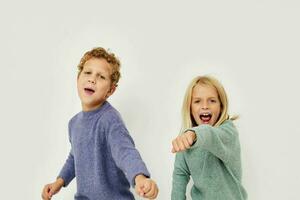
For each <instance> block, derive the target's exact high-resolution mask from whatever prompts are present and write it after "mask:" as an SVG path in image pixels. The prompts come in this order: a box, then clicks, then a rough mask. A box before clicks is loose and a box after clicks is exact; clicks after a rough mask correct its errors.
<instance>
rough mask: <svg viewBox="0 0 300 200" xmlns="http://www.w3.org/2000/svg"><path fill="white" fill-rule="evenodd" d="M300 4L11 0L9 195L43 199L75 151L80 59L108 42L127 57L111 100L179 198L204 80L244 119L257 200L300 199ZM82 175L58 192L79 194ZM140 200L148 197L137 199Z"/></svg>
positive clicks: (6, 47)
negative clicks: (188, 118) (219, 87)
mask: <svg viewBox="0 0 300 200" xmlns="http://www.w3.org/2000/svg"><path fill="white" fill-rule="evenodd" d="M299 11H300V3H299V2H298V1H291V0H285V1H283V0H282V1H279V0H259V1H258V0H257V1H238V0H229V1H214V0H212V1H119V2H117V1H93V2H88V1H86V2H85V3H82V4H80V3H76V2H74V1H69V2H64V1H57V2H56V3H55V2H53V1H51V2H41V1H35V2H34V1H19V2H14V1H9V2H6V3H5V2H3V1H1V6H0V22H1V37H0V44H1V46H0V53H1V54H0V55H1V79H0V81H1V84H0V89H1V100H0V101H1V104H0V106H1V109H0V111H1V112H0V113H1V114H0V117H1V118H0V120H1V125H0V134H1V139H0V157H1V165H0V169H1V170H0V177H1V181H0V184H1V187H0V188H1V199H26V200H33V199H40V194H41V190H42V188H43V186H44V185H45V184H46V183H48V182H52V181H54V180H55V178H56V176H57V174H58V172H59V170H60V169H61V167H62V165H63V164H64V162H65V159H66V157H67V154H68V152H69V149H70V144H69V142H68V132H67V124H68V121H69V119H70V118H71V117H72V116H73V115H74V114H76V113H77V112H79V111H80V109H81V106H80V101H79V98H78V97H77V91H76V73H77V71H76V70H77V69H76V66H77V64H78V62H79V59H80V58H81V56H82V55H83V53H84V52H86V51H87V50H90V49H91V48H92V47H96V46H103V47H106V48H110V49H111V50H112V51H113V52H115V53H116V54H117V55H118V57H119V58H120V60H121V62H122V69H121V72H122V78H121V80H120V83H119V87H118V89H117V91H116V92H115V94H114V95H113V96H112V97H111V98H110V99H109V101H110V102H111V103H112V104H113V105H114V106H115V107H116V108H117V109H118V110H119V111H120V113H121V114H122V117H123V119H124V121H125V122H126V125H127V127H128V129H129V131H130V133H131V135H132V137H133V138H134V140H135V143H136V146H137V148H138V149H139V151H140V153H141V155H142V157H143V159H144V160H145V162H146V164H147V166H148V168H149V170H150V172H151V173H152V178H153V179H155V180H156V181H157V183H158V185H159V188H160V193H159V196H158V199H160V200H168V199H170V193H171V184H172V171H173V161H174V155H173V154H172V153H171V140H172V139H173V138H174V137H176V135H177V134H178V131H179V129H180V123H181V121H180V120H181V118H180V110H181V105H182V99H183V96H184V92H185V89H186V87H187V85H188V83H189V81H190V80H191V79H192V78H193V77H195V76H196V75H201V74H211V75H214V76H215V77H217V78H218V79H219V80H220V81H221V82H222V83H223V85H224V86H225V88H226V90H227V92H228V96H229V103H230V113H231V114H239V115H240V119H239V120H238V121H237V122H236V125H237V127H238V129H239V132H240V140H241V145H242V160H243V172H244V173H243V175H244V176H243V183H244V186H245V188H246V189H247V191H248V194H249V199H253V200H266V199H297V198H299V194H298V190H299V186H300V185H299V179H300V173H299V171H298V170H299V169H300V161H299V150H300V149H299V140H300V136H299V134H300V128H299V112H300V109H299V102H300V94H299V89H298V87H299V85H300V81H299V72H300V70H299V64H300V61H299V54H300V49H299V47H300V39H299V35H300V28H299V19H300V12H299ZM75 191H76V185H75V181H73V182H72V183H71V185H70V186H69V187H68V188H63V189H62V191H61V192H60V193H59V194H58V195H57V196H55V197H54V198H53V199H72V198H73V195H74V193H75ZM137 199H139V198H137Z"/></svg>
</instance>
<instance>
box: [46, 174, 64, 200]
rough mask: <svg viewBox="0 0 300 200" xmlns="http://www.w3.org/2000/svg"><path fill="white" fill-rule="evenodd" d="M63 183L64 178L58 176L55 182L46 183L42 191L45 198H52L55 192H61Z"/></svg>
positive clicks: (48, 199) (47, 199)
mask: <svg viewBox="0 0 300 200" xmlns="http://www.w3.org/2000/svg"><path fill="white" fill-rule="evenodd" d="M63 185H64V180H63V179H62V178H58V179H57V180H56V181H55V182H53V183H50V184H47V185H45V187H44V189H43V191H42V198H43V200H50V199H51V198H52V196H53V195H54V194H56V193H58V192H59V190H60V189H61V187H62V186H63Z"/></svg>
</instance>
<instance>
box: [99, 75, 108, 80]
mask: <svg viewBox="0 0 300 200" xmlns="http://www.w3.org/2000/svg"><path fill="white" fill-rule="evenodd" d="M98 78H101V79H103V80H105V79H106V77H105V76H103V75H100V74H99V75H98Z"/></svg>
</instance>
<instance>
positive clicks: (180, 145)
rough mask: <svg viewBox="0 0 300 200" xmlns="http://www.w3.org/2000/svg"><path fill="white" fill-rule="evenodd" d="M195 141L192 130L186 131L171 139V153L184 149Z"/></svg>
mask: <svg viewBox="0 0 300 200" xmlns="http://www.w3.org/2000/svg"><path fill="white" fill-rule="evenodd" d="M195 141H196V134H195V132H193V131H187V132H185V133H183V134H181V135H179V136H178V137H177V138H175V139H174V140H173V141H172V145H173V148H172V153H177V152H180V151H185V150H187V149H189V148H191V146H192V145H193V144H194V142H195Z"/></svg>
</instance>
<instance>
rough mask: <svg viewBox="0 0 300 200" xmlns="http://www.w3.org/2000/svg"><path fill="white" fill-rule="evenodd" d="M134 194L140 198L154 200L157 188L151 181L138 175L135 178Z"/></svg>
mask: <svg viewBox="0 0 300 200" xmlns="http://www.w3.org/2000/svg"><path fill="white" fill-rule="evenodd" d="M135 192H136V193H137V194H138V195H140V196H141V197H144V198H148V199H155V198H156V196H157V194H158V188H157V185H156V183H155V182H154V181H153V180H151V179H150V178H147V177H145V176H144V175H142V174H139V175H137V176H136V177H135Z"/></svg>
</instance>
